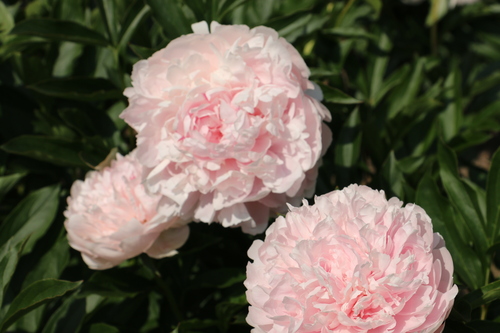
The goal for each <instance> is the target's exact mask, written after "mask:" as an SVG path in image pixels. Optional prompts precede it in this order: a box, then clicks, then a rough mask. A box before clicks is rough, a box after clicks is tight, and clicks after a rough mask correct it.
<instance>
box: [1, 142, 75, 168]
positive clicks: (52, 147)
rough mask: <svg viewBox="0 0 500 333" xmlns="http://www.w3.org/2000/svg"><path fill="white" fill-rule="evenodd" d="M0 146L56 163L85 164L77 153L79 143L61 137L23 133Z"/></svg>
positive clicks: (65, 164)
mask: <svg viewBox="0 0 500 333" xmlns="http://www.w3.org/2000/svg"><path fill="white" fill-rule="evenodd" d="M1 148H2V149H3V150H5V151H6V152H8V153H12V154H18V155H23V156H27V157H31V158H34V159H37V160H40V161H46V162H49V163H52V164H56V165H61V166H85V163H83V161H82V159H81V158H80V155H79V152H80V151H82V150H83V146H82V145H81V143H80V142H76V141H69V140H65V139H62V138H54V137H46V136H37V135H23V136H19V137H17V138H14V139H12V140H10V141H8V142H7V143H5V144H4V145H3V146H1Z"/></svg>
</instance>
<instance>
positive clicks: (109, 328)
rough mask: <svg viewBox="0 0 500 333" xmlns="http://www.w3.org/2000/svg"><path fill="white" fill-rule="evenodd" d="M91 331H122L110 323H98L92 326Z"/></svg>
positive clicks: (109, 332)
mask: <svg viewBox="0 0 500 333" xmlns="http://www.w3.org/2000/svg"><path fill="white" fill-rule="evenodd" d="M89 333H120V330H119V329H117V328H116V327H114V326H111V325H108V324H104V323H98V324H93V325H92V326H90V330H89Z"/></svg>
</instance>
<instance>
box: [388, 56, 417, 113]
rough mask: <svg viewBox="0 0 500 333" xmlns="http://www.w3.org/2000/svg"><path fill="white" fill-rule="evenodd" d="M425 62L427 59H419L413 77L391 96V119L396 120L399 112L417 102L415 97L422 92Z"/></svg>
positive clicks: (389, 111) (407, 79)
mask: <svg viewBox="0 0 500 333" xmlns="http://www.w3.org/2000/svg"><path fill="white" fill-rule="evenodd" d="M425 61H426V59H425V58H418V60H417V61H416V63H415V65H414V67H413V71H412V73H411V75H410V76H409V77H408V78H406V80H405V81H404V82H402V83H401V84H400V85H399V86H398V87H397V89H395V90H394V91H393V93H392V94H391V96H390V97H391V100H390V105H389V110H388V117H389V119H392V118H394V117H395V116H396V115H397V114H398V113H399V111H401V110H402V109H403V108H404V107H406V106H408V105H410V104H411V103H412V102H413V101H414V100H415V97H416V96H417V94H418V92H419V90H420V83H421V82H422V79H423V70H424V65H425Z"/></svg>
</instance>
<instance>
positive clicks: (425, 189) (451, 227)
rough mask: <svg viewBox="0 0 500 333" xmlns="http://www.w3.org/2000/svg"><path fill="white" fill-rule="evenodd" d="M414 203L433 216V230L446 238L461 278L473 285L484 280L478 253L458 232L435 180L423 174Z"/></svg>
mask: <svg viewBox="0 0 500 333" xmlns="http://www.w3.org/2000/svg"><path fill="white" fill-rule="evenodd" d="M416 203H417V204H418V205H420V206H422V207H423V208H424V209H425V211H426V212H427V214H429V216H430V217H431V219H432V224H433V227H434V231H435V232H439V233H440V234H441V235H442V236H443V238H444V240H445V241H446V247H447V248H448V249H449V251H450V253H451V256H452V258H453V262H454V263H455V271H456V272H457V274H458V275H459V277H460V279H461V280H462V281H463V282H464V283H465V284H466V285H467V286H469V287H471V288H473V289H477V288H479V287H480V286H481V285H482V284H483V283H484V281H485V276H484V271H483V269H482V266H481V262H480V260H479V258H478V256H477V255H476V254H475V253H474V251H472V249H471V248H470V247H469V246H468V245H467V243H466V242H465V241H464V240H463V238H462V237H461V236H460V234H459V231H458V230H457V229H458V227H462V226H459V225H457V222H458V221H457V219H455V218H454V216H456V213H455V210H454V209H453V207H452V205H451V204H450V202H449V201H448V200H447V199H446V198H444V197H443V196H442V195H441V194H440V193H439V189H438V187H437V185H436V183H435V182H434V181H433V180H432V178H431V177H430V175H429V174H426V175H425V176H424V177H423V178H422V180H421V181H420V183H419V184H418V189H417V193H416Z"/></svg>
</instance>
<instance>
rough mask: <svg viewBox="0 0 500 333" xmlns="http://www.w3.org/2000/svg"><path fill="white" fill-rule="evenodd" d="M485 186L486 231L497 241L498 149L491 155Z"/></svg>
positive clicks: (499, 215) (499, 222)
mask: <svg viewBox="0 0 500 333" xmlns="http://www.w3.org/2000/svg"><path fill="white" fill-rule="evenodd" d="M486 184H487V185H486V230H487V233H488V235H491V237H492V238H493V240H494V241H497V239H498V236H499V235H498V234H499V229H500V149H497V151H496V152H495V154H493V157H492V159H491V167H490V171H489V172H488V181H487V183H486Z"/></svg>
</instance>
